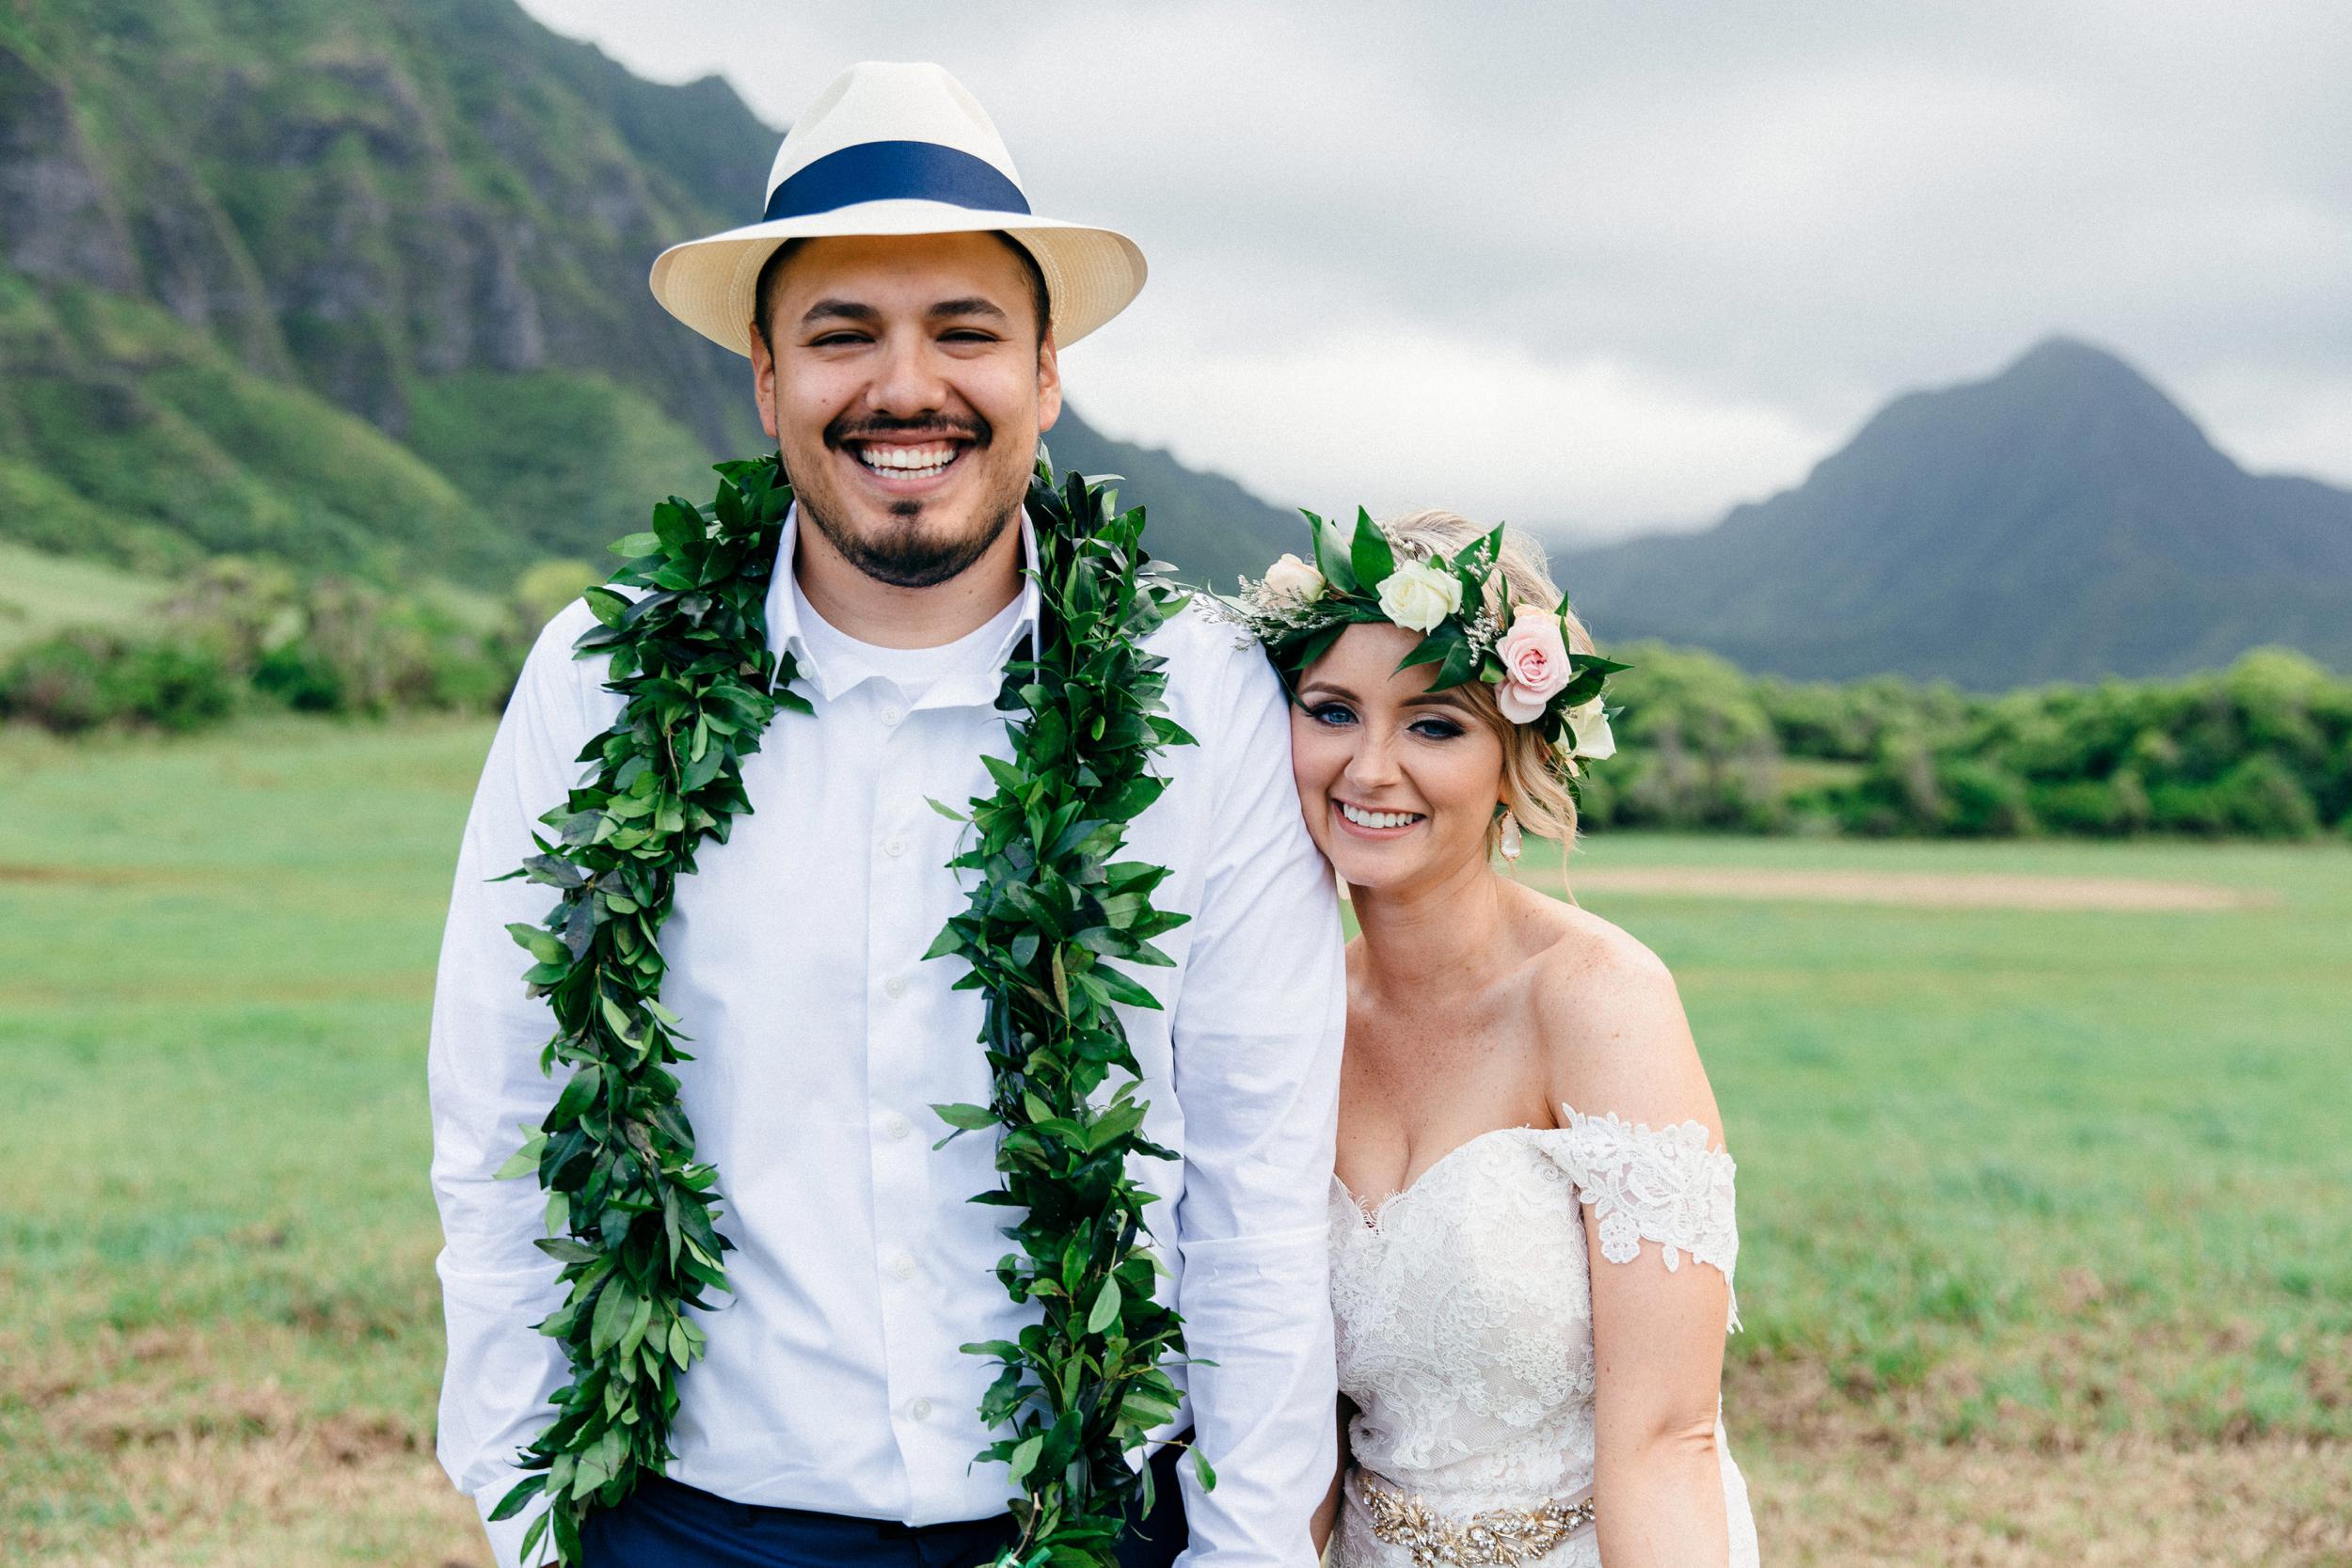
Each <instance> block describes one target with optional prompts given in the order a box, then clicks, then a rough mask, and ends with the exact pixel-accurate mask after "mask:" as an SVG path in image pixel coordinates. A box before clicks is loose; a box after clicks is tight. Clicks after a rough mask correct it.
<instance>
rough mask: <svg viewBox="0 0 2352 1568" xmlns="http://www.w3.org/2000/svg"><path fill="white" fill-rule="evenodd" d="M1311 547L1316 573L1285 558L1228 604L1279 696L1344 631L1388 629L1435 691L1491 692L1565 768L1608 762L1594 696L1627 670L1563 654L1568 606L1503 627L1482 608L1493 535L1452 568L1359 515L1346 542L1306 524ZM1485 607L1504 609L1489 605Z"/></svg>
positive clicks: (1526, 608)
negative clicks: (1429, 672)
mask: <svg viewBox="0 0 2352 1568" xmlns="http://www.w3.org/2000/svg"><path fill="white" fill-rule="evenodd" d="M1302 515H1304V516H1305V517H1306V519H1307V521H1308V523H1309V524H1310V525H1311V529H1312V531H1313V536H1314V556H1315V558H1314V562H1313V563H1312V564H1310V563H1308V562H1304V561H1301V560H1299V559H1298V557H1296V556H1295V555H1286V556H1284V557H1282V559H1281V560H1279V561H1278V562H1275V563H1274V564H1273V565H1271V566H1269V567H1267V568H1266V574H1265V576H1264V577H1263V578H1260V579H1259V580H1257V581H1255V582H1252V581H1250V580H1248V578H1244V579H1243V580H1242V591H1241V595H1240V597H1239V598H1237V599H1233V600H1229V601H1227V610H1228V612H1229V613H1230V614H1231V616H1232V619H1233V620H1235V621H1236V622H1238V623H1239V624H1240V625H1242V626H1245V627H1247V628H1248V631H1249V633H1250V635H1252V636H1253V637H1255V638H1256V639H1257V640H1258V641H1260V642H1262V643H1263V644H1264V645H1265V650H1266V653H1267V656H1268V657H1271V658H1272V659H1273V660H1274V665H1275V668H1276V669H1278V670H1279V671H1280V672H1281V673H1282V679H1283V682H1284V684H1285V685H1288V686H1290V687H1292V688H1293V689H1295V688H1296V686H1297V683H1298V677H1299V674H1300V673H1301V672H1303V671H1304V670H1305V669H1306V668H1307V666H1309V665H1310V664H1312V663H1313V662H1314V661H1315V660H1316V659H1318V658H1321V657H1323V656H1324V655H1325V654H1326V653H1327V652H1328V651H1329V650H1330V647H1331V644H1332V643H1334V642H1336V641H1339V639H1340V634H1341V633H1342V632H1343V631H1345V630H1346V629H1347V628H1348V627H1350V626H1358V625H1360V624H1363V623H1367V622H1374V621H1386V622H1389V623H1390V624H1391V625H1394V626H1403V627H1404V628H1405V629H1406V631H1417V632H1420V633H1421V634H1422V639H1421V641H1420V642H1419V643H1417V644H1416V645H1415V646H1414V648H1413V651H1412V652H1411V653H1409V654H1406V656H1405V658H1404V661H1403V662H1402V663H1400V664H1398V665H1397V668H1398V669H1399V670H1409V669H1411V668H1412V667H1413V666H1415V665H1417V664H1434V665H1436V666H1437V667H1438V678H1437V679H1436V680H1434V681H1432V682H1431V683H1430V687H1429V689H1430V690H1432V691H1443V690H1445V689H1448V688H1449V687H1455V686H1462V685H1466V684H1468V683H1469V682H1470V681H1471V680H1472V679H1477V680H1482V681H1485V682H1486V684H1487V685H1488V686H1491V687H1493V688H1494V689H1495V705H1496V706H1497V707H1498V708H1500V709H1502V716H1503V717H1504V718H1505V719H1508V720H1509V721H1511V722H1513V723H1515V724H1527V725H1532V726H1534V728H1535V729H1536V730H1537V731H1538V732H1539V733H1541V735H1542V736H1543V737H1544V739H1545V740H1546V741H1547V742H1548V743H1549V744H1550V745H1551V746H1552V747H1553V749H1554V750H1555V751H1557V752H1558V753H1559V754H1560V756H1562V757H1563V758H1567V757H1583V758H1587V759H1589V760H1592V761H1596V762H1597V761H1599V760H1600V759H1602V758H1604V757H1608V756H1612V755H1613V754H1614V753H1615V752H1616V749H1617V748H1616V741H1615V739H1614V737H1613V736H1611V734H1610V732H1609V712H1608V710H1607V709H1606V708H1604V707H1603V706H1602V705H1601V689H1602V687H1603V686H1604V685H1605V684H1606V683H1607V681H1608V678H1609V676H1610V675H1612V674H1613V673H1615V672H1617V671H1619V670H1624V669H1627V668H1629V666H1627V665H1623V664H1619V663H1616V662H1614V661H1613V660H1611V659H1606V658H1602V657H1600V656H1599V655H1597V654H1584V653H1572V652H1570V651H1569V649H1568V635H1567V631H1568V628H1567V620H1566V615H1567V609H1568V601H1567V600H1566V599H1565V598H1563V599H1562V600H1561V601H1560V602H1559V603H1558V604H1557V605H1555V606H1553V607H1552V608H1550V609H1549V610H1545V609H1542V608H1540V607H1538V606H1535V605H1532V604H1522V605H1519V606H1518V607H1517V608H1516V609H1514V610H1510V615H1511V620H1510V623H1509V625H1507V626H1506V625H1504V624H1502V621H1501V620H1499V619H1498V617H1497V612H1496V611H1495V610H1494V609H1492V608H1490V606H1489V603H1488V594H1487V588H1488V586H1489V585H1490V584H1496V583H1498V582H1499V578H1500V567H1501V562H1502V528H1500V527H1498V528H1496V530H1495V531H1493V532H1492V533H1489V534H1486V535H1485V536H1484V537H1482V538H1479V539H1476V540H1473V541H1472V542H1471V543H1470V544H1469V545H1467V546H1463V547H1462V548H1461V549H1460V550H1457V551H1456V552H1454V554H1453V555H1452V556H1446V555H1441V554H1437V553H1435V552H1432V553H1430V554H1428V555H1425V556H1424V555H1422V554H1420V553H1419V552H1416V551H1414V550H1413V549H1412V547H1411V546H1406V547H1405V552H1406V553H1405V556H1404V559H1402V560H1400V559H1399V558H1398V546H1396V544H1395V543H1394V542H1393V541H1391V539H1390V538H1389V536H1388V535H1387V534H1386V533H1384V532H1383V531H1381V529H1380V525H1379V524H1377V523H1375V522H1374V521H1373V520H1372V515H1371V514H1370V513H1367V512H1366V511H1364V510H1363V509H1362V508H1361V507H1359V508H1357V510H1356V529H1355V532H1354V533H1353V535H1350V534H1347V533H1345V532H1343V531H1342V530H1341V527H1340V525H1339V523H1338V522H1337V521H1335V520H1331V519H1327V518H1323V517H1318V516H1316V515H1314V514H1313V513H1311V512H1303V511H1302ZM1494 599H1495V600H1496V601H1497V602H1500V603H1503V604H1505V605H1506V606H1507V603H1508V601H1507V599H1506V598H1505V596H1504V595H1503V594H1495V595H1494Z"/></svg>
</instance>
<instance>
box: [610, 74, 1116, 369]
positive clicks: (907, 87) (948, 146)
mask: <svg viewBox="0 0 2352 1568" xmlns="http://www.w3.org/2000/svg"><path fill="white" fill-rule="evenodd" d="M991 230H994V231H999V232H1002V233H1004V234H1006V235H1007V236H1009V238H1011V239H1013V240H1015V241H1017V242H1018V243H1019V244H1020V245H1021V246H1022V248H1023V249H1025V250H1026V251H1027V252H1028V253H1029V254H1030V255H1031V256H1033V257H1035V258H1036V260H1037V265H1038V270H1039V271H1040V272H1041V273H1043V274H1044V275H1045V293H1046V295H1047V297H1048V298H1049V299H1050V300H1051V301H1052V303H1053V313H1054V320H1053V325H1054V335H1055V341H1056V342H1057V343H1059V344H1060V345H1062V346H1064V347H1067V346H1069V345H1070V344H1072V343H1074V342H1076V341H1078V340H1079V339H1081V338H1083V337H1085V336H1086V335H1087V334H1088V333H1089V332H1091V331H1093V330H1094V329H1095V328H1096V327H1098V326H1100V325H1103V324H1104V322H1106V321H1108V320H1110V319H1111V318H1112V317H1113V316H1116V315H1117V314H1119V312H1120V311H1121V310H1123V309H1126V308H1127V302H1128V301H1129V300H1131V299H1133V298H1135V297H1136V293H1137V291H1139V290H1140V289H1142V287H1143V278H1144V265H1143V252H1142V251H1141V250H1140V249H1138V248H1136V243H1135V241H1133V240H1131V239H1129V238H1128V237H1127V236H1126V235H1124V234H1120V233H1116V232H1114V231H1113V230H1108V229H1095V228H1090V227H1089V226H1088V225H1085V224H1079V223H1069V222H1065V221H1064V220H1062V219H1060V218H1048V217H1040V216H1038V215H1037V214H1034V213H1032V212H1030V211H1029V198H1027V197H1026V196H1025V195H1024V194H1023V193H1022V189H1021V175H1020V172H1019V171H1018V170H1016V169H1015V168H1014V167H1013V165H1012V154H1011V153H1009V152H1008V151H1006V150H1005V142H1004V138H1003V137H1001V136H999V135H997V134H996V127H995V125H994V124H993V123H992V122H991V121H990V119H989V118H988V111H987V110H985V109H983V108H981V107H980V103H979V100H978V99H977V98H974V97H973V96H972V94H971V93H970V92H969V91H968V90H966V88H965V87H964V85H963V84H962V83H961V82H959V81H957V80H956V79H955V78H954V77H953V76H951V75H949V74H948V73H947V72H946V71H945V70H944V69H943V68H941V67H939V66H936V65H930V64H928V63H921V64H905V65H901V64H895V63H888V62H882V61H872V60H869V61H867V62H866V63H865V64H863V65H853V66H851V67H850V69H849V70H847V71H843V72H842V73H841V74H840V75H838V76H836V77H834V81H833V85H832V86H831V87H827V88H826V89H825V90H824V91H823V92H822V93H820V94H818V98H817V102H816V103H812V104H810V105H809V106H808V110H807V112H806V113H804V114H803V115H802V116H801V118H800V119H797V120H795V121H793V123H792V129H791V130H790V131H788V132H787V133H786V135H785V138H784V145H783V146H782V147H780V148H778V149H777V150H776V161H775V166H773V167H772V168H771V169H770V170H769V171H768V201H767V208H766V211H765V213H764V214H763V215H762V216H761V218H760V221H759V222H757V223H754V224H749V225H746V226H745V227H743V228H741V229H730V230H727V231H726V232H725V233H723V234H713V235H710V236H709V237H708V238H707V239H700V240H689V241H687V242H686V243H685V244H684V245H672V246H671V247H670V248H669V249H667V250H665V251H663V252H662V253H661V254H660V256H658V257H656V258H655V259H654V263H653V277H652V284H653V296H654V298H656V299H658V300H660V302H661V308H662V309H665V310H667V311H669V312H670V314H672V315H674V316H675V317H676V318H677V319H678V320H680V321H682V322H684V323H685V324H686V325H689V326H691V327H692V328H693V329H694V330H695V331H697V332H699V333H701V334H702V335H703V336H704V337H706V338H707V339H709V340H710V341H712V342H714V343H717V344H719V345H720V346H721V347H723V348H730V349H733V350H734V351H735V352H736V353H738V354H742V355H748V354H750V353H751V342H750V323H751V319H752V305H753V300H752V291H753V288H754V286H755V284H756V283H757V281H758V279H759V269H760V268H761V267H762V266H765V265H766V264H767V261H768V258H769V257H770V256H771V255H773V254H774V253H775V250H776V247H777V246H779V245H783V244H784V242H785V241H787V240H798V239H816V238H818V237H820V236H826V235H839V234H963V233H976V232H988V231H991Z"/></svg>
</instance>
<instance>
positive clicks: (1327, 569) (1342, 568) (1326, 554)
mask: <svg viewBox="0 0 2352 1568" xmlns="http://www.w3.org/2000/svg"><path fill="white" fill-rule="evenodd" d="M1301 515H1304V516H1305V517H1306V519H1307V526H1308V527H1309V528H1310V529H1312V530H1313V531H1314V541H1315V570H1317V571H1319V572H1321V573H1322V574H1323V577H1324V580H1325V581H1327V582H1328V583H1329V584H1330V585H1331V586H1332V587H1333V588H1334V589H1335V590H1337V591H1338V592H1340V593H1342V594H1353V593H1355V592H1356V591H1357V588H1358V586H1359V584H1358V582H1357V578H1356V568H1355V566H1354V565H1353V564H1352V563H1351V559H1350V558H1351V549H1350V541H1349V539H1348V536H1347V535H1346V534H1345V533H1343V532H1342V531H1341V530H1340V526H1339V524H1337V523H1335V522H1332V521H1330V520H1328V519H1327V518H1323V517H1318V516H1316V515H1314V514H1313V513H1311V512H1307V511H1305V509H1304V508H1301Z"/></svg>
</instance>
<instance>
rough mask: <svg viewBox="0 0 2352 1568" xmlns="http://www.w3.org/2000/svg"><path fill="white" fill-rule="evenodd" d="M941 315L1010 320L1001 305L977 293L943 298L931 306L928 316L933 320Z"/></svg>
mask: <svg viewBox="0 0 2352 1568" xmlns="http://www.w3.org/2000/svg"><path fill="white" fill-rule="evenodd" d="M943 316H993V317H994V318H995V319H996V320H998V321H1010V320H1012V318H1011V317H1010V316H1009V315H1007V314H1005V311H1004V308H1003V307H1002V306H1000V305H998V304H997V303H996V302H995V301H994V300H991V299H982V298H981V297H980V296H979V295H978V294H973V295H970V296H968V297H967V298H963V299H943V300H941V301H940V302H939V303H938V304H936V305H934V306H932V307H931V309H930V317H931V319H932V320H933V321H937V320H939V319H940V318H941V317H943Z"/></svg>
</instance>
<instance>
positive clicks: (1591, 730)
mask: <svg viewBox="0 0 2352 1568" xmlns="http://www.w3.org/2000/svg"><path fill="white" fill-rule="evenodd" d="M1568 729H1569V730H1570V731H1571V732H1572V733H1573V735H1574V736H1575V738H1574V739H1572V740H1570V741H1569V742H1568V754H1569V755H1570V756H1579V757H1585V758H1588V759H1590V760H1591V761H1594V762H1605V761H1607V760H1608V759H1609V758H1611V757H1613V756H1615V755H1616V754H1617V737H1616V736H1613V735H1611V734H1610V733H1609V715H1608V714H1606V713H1604V712H1603V711H1601V705H1600V699H1599V698H1598V697H1596V698H1594V699H1593V700H1592V701H1591V702H1589V703H1583V704H1580V705H1578V706H1575V707H1572V708H1570V709H1568Z"/></svg>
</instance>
